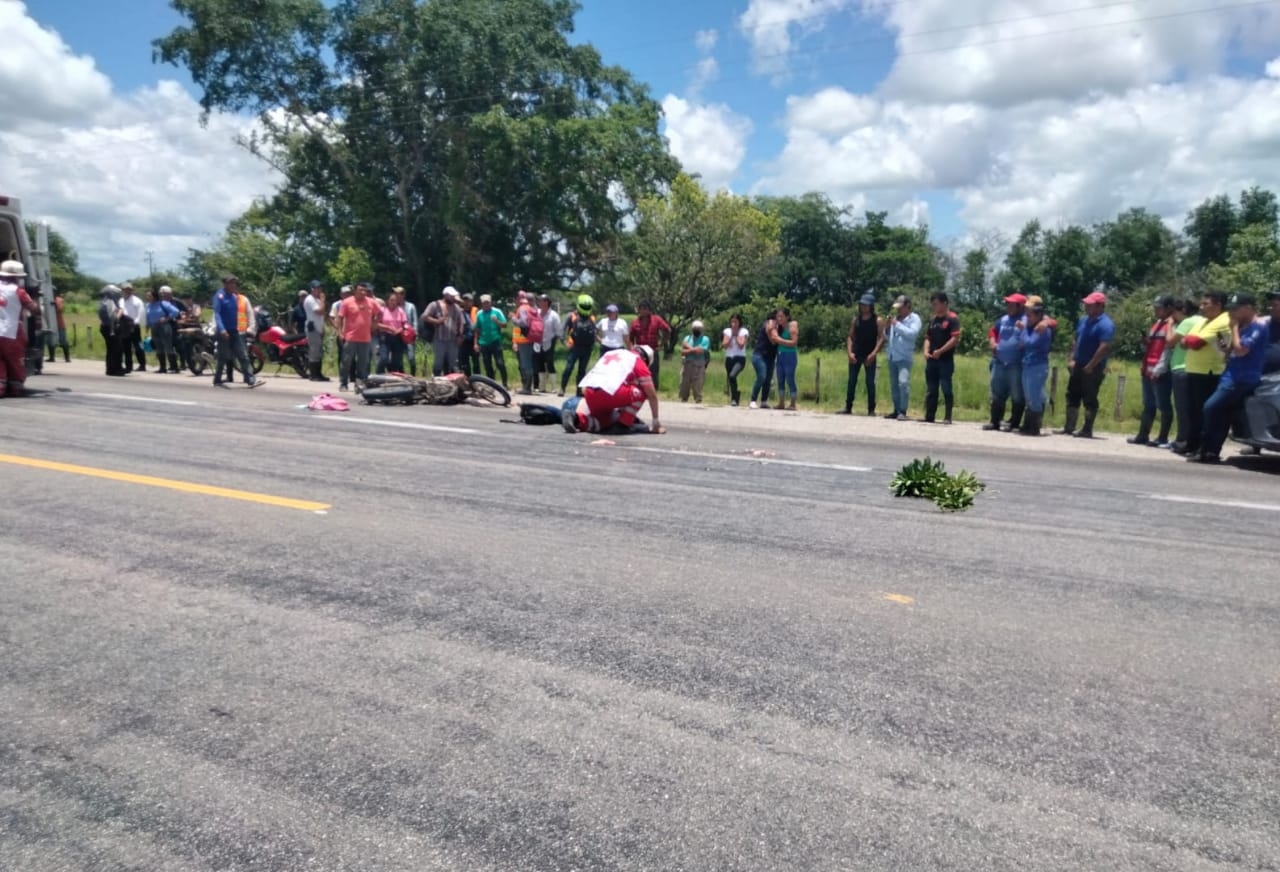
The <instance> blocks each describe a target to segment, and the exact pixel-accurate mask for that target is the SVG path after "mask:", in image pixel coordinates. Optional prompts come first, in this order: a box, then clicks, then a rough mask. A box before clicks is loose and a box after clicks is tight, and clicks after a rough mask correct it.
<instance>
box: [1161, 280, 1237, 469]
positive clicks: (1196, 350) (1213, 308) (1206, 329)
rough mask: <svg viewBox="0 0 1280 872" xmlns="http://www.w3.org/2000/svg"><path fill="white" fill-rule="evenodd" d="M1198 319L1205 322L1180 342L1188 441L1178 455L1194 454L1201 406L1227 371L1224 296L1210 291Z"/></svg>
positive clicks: (1201, 419)
mask: <svg viewBox="0 0 1280 872" xmlns="http://www.w3.org/2000/svg"><path fill="white" fill-rule="evenodd" d="M1200 315H1201V316H1202V317H1203V318H1204V321H1202V322H1201V323H1200V324H1199V325H1197V326H1196V327H1194V328H1192V329H1191V330H1190V331H1189V332H1188V333H1187V335H1186V336H1184V337H1183V339H1182V345H1183V347H1184V348H1186V349H1187V357H1186V373H1187V426H1188V428H1189V429H1188V430H1187V432H1186V438H1187V441H1186V442H1185V443H1184V444H1182V445H1180V446H1175V447H1174V451H1176V452H1177V453H1178V454H1197V453H1198V452H1199V451H1200V433H1201V431H1202V430H1203V429H1204V404H1205V402H1206V401H1207V400H1208V399H1209V397H1211V396H1213V392H1214V391H1215V390H1217V389H1218V380H1219V379H1220V378H1222V371H1223V370H1224V369H1225V368H1226V365H1227V364H1226V360H1227V349H1228V348H1229V347H1230V345H1231V317H1230V316H1229V315H1228V314H1227V295H1226V294H1224V293H1222V292H1220V291H1209V292H1208V293H1206V294H1205V295H1204V296H1203V297H1202V298H1201V299H1200Z"/></svg>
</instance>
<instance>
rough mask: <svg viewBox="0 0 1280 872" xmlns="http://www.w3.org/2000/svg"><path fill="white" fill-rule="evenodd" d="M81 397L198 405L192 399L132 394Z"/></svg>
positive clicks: (86, 395) (85, 395)
mask: <svg viewBox="0 0 1280 872" xmlns="http://www.w3.org/2000/svg"><path fill="white" fill-rule="evenodd" d="M80 396H82V397H97V398H99V399H103V400H125V401H126V402H130V403H160V404H161V405H165V406H198V405H200V404H199V403H197V402H195V401H193V400H162V399H159V398H158V397H135V396H133V395H132V394H80Z"/></svg>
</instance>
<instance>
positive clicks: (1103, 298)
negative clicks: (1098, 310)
mask: <svg viewBox="0 0 1280 872" xmlns="http://www.w3.org/2000/svg"><path fill="white" fill-rule="evenodd" d="M1098 303H1101V304H1103V305H1104V306H1105V305H1106V303H1107V295H1106V294H1104V293H1102V291H1094V292H1093V293H1092V294H1090V295H1089V296H1087V297H1085V298H1084V304H1085V305H1086V306H1093V305H1096V304H1098Z"/></svg>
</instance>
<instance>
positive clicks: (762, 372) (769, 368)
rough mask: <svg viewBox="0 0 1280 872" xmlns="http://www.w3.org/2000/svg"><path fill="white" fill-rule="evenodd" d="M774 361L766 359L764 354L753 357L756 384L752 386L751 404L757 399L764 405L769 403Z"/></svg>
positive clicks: (752, 364)
mask: <svg viewBox="0 0 1280 872" xmlns="http://www.w3.org/2000/svg"><path fill="white" fill-rule="evenodd" d="M773 364H774V361H773V360H770V359H766V358H765V356H764V355H763V354H753V355H751V366H752V368H753V369H755V371H756V381H755V384H753V385H752V386H751V402H753V403H754V402H755V401H756V400H757V399H759V400H760V402H762V403H767V402H769V385H770V383H772V382H773Z"/></svg>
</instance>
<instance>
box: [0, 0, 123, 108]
mask: <svg viewBox="0 0 1280 872" xmlns="http://www.w3.org/2000/svg"><path fill="white" fill-rule="evenodd" d="M0 33H3V34H5V44H4V50H3V51H0V131H10V130H18V129H29V128H31V127H33V126H39V125H41V124H48V123H54V124H56V123H60V122H63V121H67V120H71V119H75V118H77V117H79V116H81V115H83V114H84V113H87V112H93V111H95V110H97V109H99V108H100V107H101V106H102V104H103V102H104V101H105V100H106V99H107V98H108V96H109V95H110V93H111V83H110V82H109V81H108V80H107V77H106V76H104V75H102V73H100V72H98V70H97V69H96V68H95V67H94V64H93V59H92V58H87V57H82V56H76V55H73V54H72V53H71V50H70V49H69V48H68V47H67V44H66V43H64V42H63V41H62V38H61V37H60V36H58V34H56V33H54V32H53V31H51V30H46V29H44V28H42V27H41V26H40V25H39V24H37V23H36V21H35V20H34V19H33V18H31V17H30V16H29V15H28V14H27V8H26V6H25V5H24V4H22V3H19V2H12V0H6V2H0Z"/></svg>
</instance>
